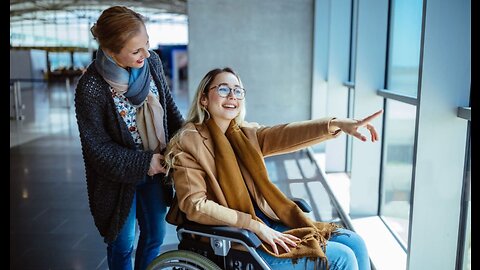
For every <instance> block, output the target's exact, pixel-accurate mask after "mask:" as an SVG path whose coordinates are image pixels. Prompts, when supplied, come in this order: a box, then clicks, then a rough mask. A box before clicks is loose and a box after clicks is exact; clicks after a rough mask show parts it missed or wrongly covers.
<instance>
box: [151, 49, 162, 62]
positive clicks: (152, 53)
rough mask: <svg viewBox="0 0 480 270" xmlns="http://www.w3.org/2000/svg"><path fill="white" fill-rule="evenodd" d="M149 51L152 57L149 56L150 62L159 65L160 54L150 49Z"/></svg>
mask: <svg viewBox="0 0 480 270" xmlns="http://www.w3.org/2000/svg"><path fill="white" fill-rule="evenodd" d="M148 52H149V53H150V57H149V58H148V61H149V62H151V63H152V64H155V65H158V64H160V63H161V60H160V56H159V55H158V54H157V53H156V52H155V51H153V50H149V51H148Z"/></svg>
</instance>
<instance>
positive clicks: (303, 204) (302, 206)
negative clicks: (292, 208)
mask: <svg viewBox="0 0 480 270" xmlns="http://www.w3.org/2000/svg"><path fill="white" fill-rule="evenodd" d="M290 200H292V201H293V202H294V203H296V204H297V205H298V207H300V209H302V211H303V212H305V213H310V212H312V207H311V206H310V205H309V204H308V203H307V202H306V201H305V200H304V199H302V198H290Z"/></svg>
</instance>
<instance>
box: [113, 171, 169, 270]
mask: <svg viewBox="0 0 480 270" xmlns="http://www.w3.org/2000/svg"><path fill="white" fill-rule="evenodd" d="M159 177H160V175H158V176H155V177H154V178H153V179H152V178H151V177H149V176H146V179H145V180H144V181H142V182H141V183H139V184H138V185H137V190H136V192H135V195H134V197H133V203H132V208H131V209H130V214H129V215H128V217H127V220H126V221H125V224H124V225H123V227H122V229H121V231H120V233H119V235H118V237H117V239H115V241H113V242H112V243H110V244H109V245H108V246H107V260H108V268H109V269H110V270H132V253H133V248H134V244H135V225H136V224H135V222H136V220H138V227H139V231H140V235H139V238H138V244H137V251H136V253H135V268H134V269H135V270H143V269H145V268H147V266H148V265H149V264H150V263H151V262H152V261H153V259H155V257H157V256H158V254H159V252H160V246H161V245H162V243H163V239H164V238H165V233H166V223H165V215H166V212H167V207H166V206H165V203H164V200H163V192H162V186H161V184H160V180H159Z"/></svg>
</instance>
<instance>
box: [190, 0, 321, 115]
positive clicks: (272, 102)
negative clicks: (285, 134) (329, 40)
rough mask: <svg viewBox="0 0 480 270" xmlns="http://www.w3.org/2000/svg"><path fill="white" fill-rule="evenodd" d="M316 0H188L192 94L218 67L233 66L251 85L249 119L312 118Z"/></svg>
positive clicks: (248, 84) (248, 92)
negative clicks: (203, 78) (211, 70)
mask: <svg viewBox="0 0 480 270" xmlns="http://www.w3.org/2000/svg"><path fill="white" fill-rule="evenodd" d="M313 2H314V1H313V0H301V1H291V0H262V1H257V0H242V1H234V0H195V1H188V18H189V22H188V23H189V26H188V27H189V44H188V53H189V56H188V62H189V63H188V65H189V74H188V78H189V83H188V91H189V96H190V100H191V99H192V96H193V95H194V92H195V91H196V87H197V85H198V83H199V82H200V80H201V79H202V77H203V76H204V75H205V74H206V73H207V72H208V71H209V70H210V69H212V68H214V67H224V66H231V67H232V68H234V70H236V71H237V72H238V73H239V75H240V77H241V79H242V81H243V83H244V86H245V89H246V91H247V98H246V100H247V102H246V104H247V120H248V121H255V122H259V123H262V124H275V123H283V122H290V121H296V120H305V119H310V115H311V109H310V108H311V102H310V100H311V88H312V87H311V86H312V61H313V53H312V50H313V25H314V23H313V14H314V3H313Z"/></svg>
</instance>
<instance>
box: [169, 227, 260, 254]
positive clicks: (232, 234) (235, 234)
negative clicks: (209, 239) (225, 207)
mask: <svg viewBox="0 0 480 270" xmlns="http://www.w3.org/2000/svg"><path fill="white" fill-rule="evenodd" d="M180 228H183V229H185V230H188V231H190V233H194V234H195V232H198V233H199V235H203V236H206V235H214V236H219V237H226V238H231V239H238V240H240V241H243V242H244V243H245V244H246V245H248V246H251V247H255V248H257V247H259V246H260V245H261V243H262V242H261V241H260V239H259V238H258V237H257V235H256V234H255V233H253V232H251V231H249V230H247V229H240V228H236V227H230V226H209V225H202V224H198V223H188V224H183V225H181V226H178V227H177V231H178V230H179V229H180ZM205 234H206V235H205Z"/></svg>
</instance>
